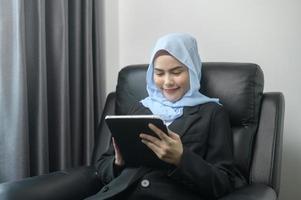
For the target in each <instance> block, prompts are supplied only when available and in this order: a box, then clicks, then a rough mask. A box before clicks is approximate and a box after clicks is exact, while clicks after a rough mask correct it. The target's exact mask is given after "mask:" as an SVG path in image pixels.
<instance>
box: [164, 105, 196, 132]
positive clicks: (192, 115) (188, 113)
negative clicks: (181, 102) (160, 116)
mask: <svg viewBox="0 0 301 200" xmlns="http://www.w3.org/2000/svg"><path fill="white" fill-rule="evenodd" d="M198 110H199V106H191V107H184V110H183V115H182V116H181V117H179V118H178V119H175V120H174V121H173V122H172V123H171V124H170V125H169V126H168V129H170V130H172V131H173V132H175V133H177V134H179V135H180V136H181V137H182V136H183V135H184V134H185V133H186V131H187V129H188V128H189V127H190V126H191V124H192V123H193V122H194V121H195V120H197V119H199V117H200V116H199V115H198V114H197V113H198Z"/></svg>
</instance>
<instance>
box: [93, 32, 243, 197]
mask: <svg viewBox="0 0 301 200" xmlns="http://www.w3.org/2000/svg"><path fill="white" fill-rule="evenodd" d="M200 80H201V61H200V58H199V54H198V48H197V43H196V40H195V39H194V38H193V37H192V36H190V35H188V34H181V33H174V34H169V35H166V36H163V37H162V38H160V39H159V40H158V41H157V43H156V45H155V48H154V51H153V54H152V56H151V60H150V65H149V67H148V70H147V77H146V83H147V92H148V95H149V96H148V97H147V98H145V99H142V100H141V101H140V102H138V103H137V105H135V106H134V107H133V109H132V110H131V112H130V113H129V114H136V115H137V114H154V115H159V116H160V117H161V118H162V119H163V120H164V121H165V123H166V125H167V126H168V129H169V132H168V134H166V133H163V132H162V131H161V130H160V129H158V128H157V127H156V126H154V125H152V124H149V127H150V129H152V130H153V131H154V132H155V133H156V134H157V136H158V137H153V136H150V135H147V134H144V133H141V134H140V138H141V142H142V143H144V144H145V145H146V146H147V147H148V148H150V149H151V150H152V151H153V152H154V153H155V154H156V155H157V156H158V158H159V159H161V160H163V161H164V162H166V163H169V164H170V166H171V167H170V168H169V169H152V168H148V167H145V166H141V167H139V168H128V167H126V164H125V163H124V161H123V159H122V153H121V152H120V151H119V149H118V146H117V145H116V143H115V142H114V139H113V143H112V144H113V145H112V148H111V149H109V150H108V152H107V153H105V154H104V155H101V156H100V158H99V160H98V162H97V168H98V171H99V174H100V176H101V178H102V181H103V184H104V185H105V186H104V187H103V188H102V189H101V191H100V192H99V193H97V194H96V195H95V196H93V197H90V198H89V199H143V200H145V199H166V200H171V199H172V200H177V199H189V200H194V199H217V198H219V197H221V196H223V195H225V194H227V193H229V192H231V191H232V190H233V189H234V188H235V187H237V186H241V185H243V184H244V183H245V180H244V178H243V177H242V176H241V175H240V173H238V171H237V170H236V168H235V166H234V163H233V154H232V148H233V147H232V132H231V128H230V124H229V119H228V115H227V113H226V112H225V110H224V108H223V106H222V105H221V104H220V103H219V100H218V99H214V98H209V97H207V96H205V95H203V94H201V93H200V92H199V89H200Z"/></svg>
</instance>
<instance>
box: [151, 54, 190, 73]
mask: <svg viewBox="0 0 301 200" xmlns="http://www.w3.org/2000/svg"><path fill="white" fill-rule="evenodd" d="M153 65H154V69H155V70H156V69H157V70H158V69H162V70H170V69H173V68H186V66H185V65H184V64H183V63H181V62H180V61H179V60H177V59H176V58H175V57H173V56H172V55H170V54H159V55H157V56H156V57H155V59H154V63H153Z"/></svg>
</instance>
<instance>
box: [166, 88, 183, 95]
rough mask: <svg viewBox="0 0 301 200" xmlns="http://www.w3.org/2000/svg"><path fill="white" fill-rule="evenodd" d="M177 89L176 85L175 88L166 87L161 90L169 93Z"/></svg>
mask: <svg viewBox="0 0 301 200" xmlns="http://www.w3.org/2000/svg"><path fill="white" fill-rule="evenodd" d="M178 89H179V87H177V88H167V89H163V91H164V92H166V93H168V94H171V93H174V92H176V91H177V90H178Z"/></svg>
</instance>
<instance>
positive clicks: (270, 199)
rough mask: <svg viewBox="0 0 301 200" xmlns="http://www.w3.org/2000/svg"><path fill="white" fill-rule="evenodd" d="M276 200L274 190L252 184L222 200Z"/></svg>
mask: <svg viewBox="0 0 301 200" xmlns="http://www.w3.org/2000/svg"><path fill="white" fill-rule="evenodd" d="M242 199H243V200H276V199H277V195H276V192H275V190H274V189H273V188H271V187H269V186H267V185H263V184H251V185H248V186H246V187H243V188H241V189H238V190H236V191H234V192H232V193H230V194H229V195H227V196H225V197H223V198H221V199H220V200H242Z"/></svg>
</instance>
